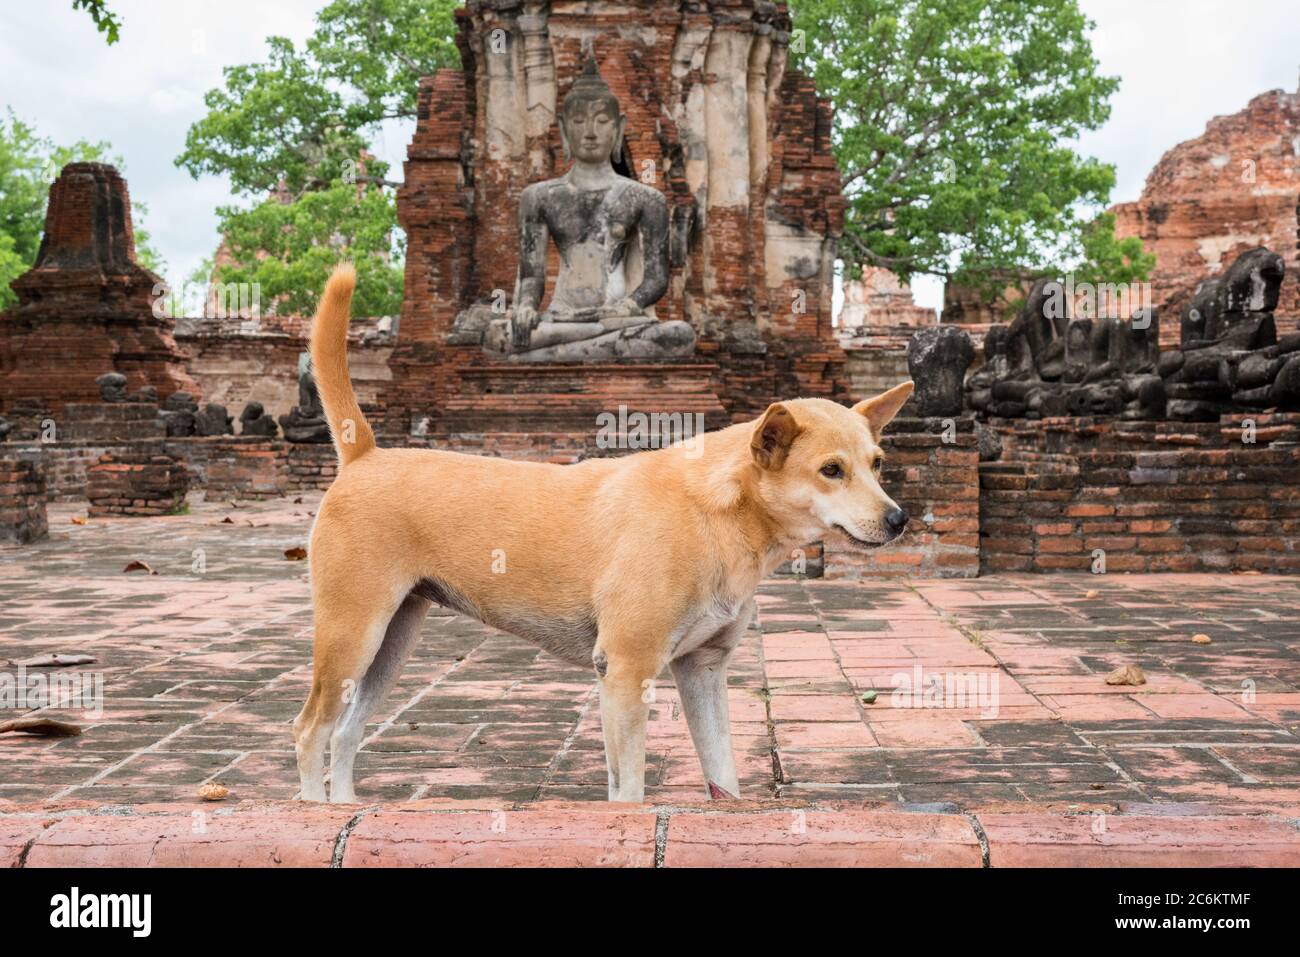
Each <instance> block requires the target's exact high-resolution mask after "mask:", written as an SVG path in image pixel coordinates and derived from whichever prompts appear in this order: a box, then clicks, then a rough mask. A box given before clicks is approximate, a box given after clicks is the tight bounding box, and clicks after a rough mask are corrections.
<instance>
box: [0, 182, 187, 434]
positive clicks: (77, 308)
mask: <svg viewBox="0 0 1300 957" xmlns="http://www.w3.org/2000/svg"><path fill="white" fill-rule="evenodd" d="M161 283H162V280H161V279H160V278H159V277H158V276H157V275H156V274H154V273H152V272H150V271H149V270H147V269H145V268H143V267H142V266H140V265H139V264H138V263H137V262H136V261H135V234H134V231H133V228H132V225H131V200H130V197H129V196H128V194H127V189H126V182H125V181H124V180H123V179H122V177H121V175H120V174H119V173H118V171H117V170H116V169H114V168H113V167H112V166H107V165H105V164H102V163H69V164H68V165H67V166H65V167H64V168H63V171H62V173H60V175H59V178H58V179H57V180H55V182H54V184H53V185H52V186H51V187H50V203H49V208H48V210H47V212H46V214H45V234H44V236H43V238H42V239H41V247H40V251H39V252H38V254H37V257H36V264H35V265H34V266H33V267H32V268H31V269H29V270H28V271H27V272H25V273H23V275H21V276H19V277H18V278H17V279H15V280H14V282H13V283H12V288H13V290H14V292H15V293H16V294H17V296H18V305H17V306H15V307H14V308H12V309H9V310H7V311H6V312H4V313H0V410H5V409H12V408H14V407H15V406H16V405H27V406H32V405H35V406H37V407H39V408H43V409H46V410H48V411H50V412H59V411H62V409H63V407H64V405H66V404H67V403H70V402H73V403H76V402H98V401H99V399H100V393H99V388H98V386H96V385H95V378H96V377H97V376H100V375H102V374H104V373H105V372H120V373H121V374H122V375H124V376H126V378H127V388H128V390H130V391H132V392H135V391H138V390H139V389H140V388H142V387H143V386H146V385H149V386H153V387H154V388H155V389H156V390H157V391H158V395H159V397H160V398H166V397H167V396H168V395H170V394H171V393H173V392H176V391H178V390H182V389H184V390H187V391H189V392H192V393H194V394H196V395H197V394H198V392H199V389H198V386H197V385H195V383H194V380H193V379H191V378H190V376H189V374H188V373H187V372H186V370H185V362H184V356H183V355H182V353H181V351H180V350H179V349H178V348H177V346H176V341H175V339H174V338H173V337H172V329H173V325H174V323H173V321H172V320H171V319H169V318H167V317H165V316H155V315H154V301H155V299H156V290H157V289H158V288H161Z"/></svg>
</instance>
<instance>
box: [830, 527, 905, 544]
mask: <svg viewBox="0 0 1300 957" xmlns="http://www.w3.org/2000/svg"><path fill="white" fill-rule="evenodd" d="M831 527H832V528H833V529H835V531H837V532H839V533H840V534H841V535H843V536H844V537H845V538H847V539H848V540H849V541H850V542H852V543H853V544H854V545H856V546H857V547H858V548H861V549H864V550H865V549H871V548H879V547H880V546H881V545H888V544H889V542H890V541H893V539H889V540H888V541H884V542H869V541H867V540H866V539H864V538H858V536H856V535H854V534H853V533H852V532H850V531H849V530H848V529H847V528H845V527H844V526H843V525H832V526H831Z"/></svg>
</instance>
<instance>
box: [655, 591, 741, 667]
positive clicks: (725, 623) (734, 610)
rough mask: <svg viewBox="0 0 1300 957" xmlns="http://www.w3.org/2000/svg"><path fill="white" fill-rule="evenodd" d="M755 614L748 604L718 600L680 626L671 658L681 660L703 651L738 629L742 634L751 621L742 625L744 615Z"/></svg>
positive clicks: (674, 637)
mask: <svg viewBox="0 0 1300 957" xmlns="http://www.w3.org/2000/svg"><path fill="white" fill-rule="evenodd" d="M751 610H752V606H751V605H750V604H749V602H747V601H743V600H741V601H723V600H715V601H712V602H710V603H709V604H708V605H705V606H704V607H702V608H699V609H696V610H695V612H694V613H693V614H692V615H691V616H689V617H688V618H687V620H686V621H684V622H682V624H681V625H679V626H678V628H677V630H676V631H675V632H674V633H673V642H672V645H671V651H670V655H669V657H671V658H680V657H682V656H683V655H689V654H690V653H691V652H692V651H695V650H697V649H699V648H702V647H703V646H704V645H707V644H709V643H710V642H711V641H713V640H714V639H715V638H719V637H720V636H722V635H723V634H724V633H731V632H733V631H735V630H736V629H740V630H741V631H743V630H744V629H745V628H746V627H747V626H748V625H749V621H748V617H746V620H745V621H743V622H742V621H740V618H741V616H742V615H746V613H747V612H749V611H751Z"/></svg>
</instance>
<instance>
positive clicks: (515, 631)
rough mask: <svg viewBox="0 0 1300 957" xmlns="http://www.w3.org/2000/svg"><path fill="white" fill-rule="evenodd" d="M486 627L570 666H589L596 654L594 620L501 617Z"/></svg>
mask: <svg viewBox="0 0 1300 957" xmlns="http://www.w3.org/2000/svg"><path fill="white" fill-rule="evenodd" d="M487 624H489V625H492V626H493V627H494V628H500V629H501V630H502V631H508V632H510V634H512V635H518V636H519V637H520V638H523V639H524V640H525V641H531V642H532V643H533V644H535V645H540V646H541V647H542V648H543V649H544V650H545V651H549V652H550V653H551V654H553V655H555V657H557V658H560V659H562V660H564V661H567V662H569V663H570V664H575V665H582V666H583V667H586V668H590V667H592V655H593V654H594V653H595V651H596V620H595V618H591V619H587V620H581V619H575V620H572V621H567V620H564V619H554V618H550V619H548V618H519V619H509V618H502V619H498V620H496V621H488V622H487Z"/></svg>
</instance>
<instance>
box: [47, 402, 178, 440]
mask: <svg viewBox="0 0 1300 957" xmlns="http://www.w3.org/2000/svg"><path fill="white" fill-rule="evenodd" d="M55 426H56V428H57V430H58V432H57V435H58V437H59V438H60V439H63V440H67V441H70V442H126V441H130V440H133V439H160V438H162V437H164V436H165V435H166V434H167V423H166V421H165V420H164V419H163V418H162V417H161V416H160V415H159V414H158V407H157V406H156V405H153V404H151V403H148V402H69V403H67V404H66V405H64V407H63V414H62V415H60V416H58V417H56V418H55Z"/></svg>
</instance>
